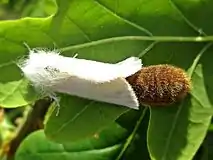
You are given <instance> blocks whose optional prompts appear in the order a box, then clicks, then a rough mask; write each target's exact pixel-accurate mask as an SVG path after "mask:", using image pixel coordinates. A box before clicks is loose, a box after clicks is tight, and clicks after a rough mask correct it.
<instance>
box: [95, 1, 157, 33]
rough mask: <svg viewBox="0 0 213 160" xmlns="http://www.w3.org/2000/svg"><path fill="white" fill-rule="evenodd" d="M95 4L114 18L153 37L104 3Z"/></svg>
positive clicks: (97, 2) (146, 30)
mask: <svg viewBox="0 0 213 160" xmlns="http://www.w3.org/2000/svg"><path fill="white" fill-rule="evenodd" d="M94 2H96V4H98V5H99V6H101V7H102V8H103V9H105V10H106V11H107V12H108V13H110V14H111V15H113V16H114V17H116V18H118V19H120V20H122V21H124V22H125V23H127V24H129V25H130V26H132V27H134V28H136V29H138V30H140V31H142V32H143V33H146V34H147V35H149V36H152V35H153V34H152V33H151V32H150V31H149V30H148V29H146V28H144V27H142V26H140V25H138V24H137V23H135V22H132V21H131V20H128V19H127V18H124V17H122V16H121V15H118V13H116V12H114V11H112V10H111V9H110V8H109V7H107V6H106V5H104V4H103V3H101V2H100V1H99V0H94Z"/></svg>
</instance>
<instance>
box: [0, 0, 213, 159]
mask: <svg viewBox="0 0 213 160" xmlns="http://www.w3.org/2000/svg"><path fill="white" fill-rule="evenodd" d="M0 2H1V4H2V5H1V8H0V11H1V12H0V18H1V19H2V21H1V22H0V44H1V46H0V73H1V77H0V105H1V106H2V107H3V108H4V109H2V112H1V113H2V114H1V126H0V131H1V144H2V149H1V152H2V154H1V155H2V159H15V160H25V159H26V160H29V159H33V160H37V159H39V160H41V159H45V160H46V159H52V160H57V159H64V160H68V159H69V160H70V159H73V160H76V159H78V160H84V159H85V160H90V159H91V160H99V159H101V160H119V159H125V160H130V159H131V160H140V159H145V160H146V159H147V160H148V159H153V160H189V159H198V160H203V159H211V158H212V154H211V149H212V144H211V139H212V133H211V130H212V127H211V118H212V107H213V95H212V93H213V84H212V81H213V73H212V69H211V68H212V64H211V63H212V58H213V57H212V54H211V52H212V46H211V44H212V41H213V36H212V33H213V29H212V28H213V23H212V22H211V21H209V19H208V17H211V16H212V15H213V10H212V7H213V1H212V0H206V1H203V0H197V1H190V0H185V1H183V0H135V1H134V3H133V2H130V1H128V0H81V1H79V0H58V1H56V2H55V1H53V0H40V1H35V0H31V1H25V0H20V1H14V0H1V1H0ZM22 17H24V18H22ZM25 17H27V18H25ZM24 43H27V45H29V47H30V48H34V47H45V48H49V49H53V48H57V49H58V50H60V51H61V52H62V54H63V55H65V56H73V55H74V54H75V53H76V52H77V53H78V55H79V58H85V59H93V60H98V61H104V62H111V63H114V62H118V61H121V60H123V59H124V58H127V57H129V56H138V57H140V58H141V59H142V61H143V64H144V65H145V66H147V65H152V64H162V63H169V64H173V65H176V66H179V67H181V68H184V69H185V70H186V71H187V73H188V75H189V76H190V77H191V79H192V85H193V88H192V91H191V93H190V95H189V96H188V97H187V98H186V99H184V100H183V101H182V102H179V103H176V104H174V105H173V106H170V107H163V108H155V107H150V108H146V107H144V106H141V110H140V111H133V110H128V109H127V108H125V107H121V106H119V107H118V106H115V105H111V104H106V103H100V102H95V101H90V100H85V99H81V98H77V97H71V96H67V95H61V97H62V98H61V101H60V105H61V109H60V114H59V116H56V113H55V111H52V108H53V107H54V104H53V105H52V107H51V108H50V109H49V111H48V112H47V110H48V106H49V105H50V104H51V102H49V100H46V99H44V100H38V97H37V96H36V93H35V91H34V90H33V88H32V87H31V86H29V85H28V82H27V80H26V79H25V78H24V77H23V75H22V74H21V71H20V70H19V69H18V67H17V65H16V62H17V60H18V59H19V58H21V57H23V56H24V55H27V53H28V49H27V48H26V46H25V45H24ZM23 106H24V107H23ZM6 108H7V109H6ZM8 108H9V109H8ZM12 108H16V109H12ZM46 112H47V113H46ZM45 116H46V119H45V121H44V117H45ZM19 117H20V118H19ZM43 121H44V122H45V123H44V124H43ZM25 137H26V138H25Z"/></svg>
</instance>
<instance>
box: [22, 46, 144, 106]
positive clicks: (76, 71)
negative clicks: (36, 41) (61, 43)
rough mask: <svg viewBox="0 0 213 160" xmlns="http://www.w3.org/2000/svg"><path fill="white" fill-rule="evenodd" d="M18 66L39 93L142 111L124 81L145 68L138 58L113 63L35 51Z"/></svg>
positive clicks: (52, 52)
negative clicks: (67, 95) (71, 96)
mask: <svg viewBox="0 0 213 160" xmlns="http://www.w3.org/2000/svg"><path fill="white" fill-rule="evenodd" d="M18 66H19V67H20V68H21V70H22V71H23V73H24V75H25V77H26V78H28V79H29V80H30V81H31V83H32V85H33V86H34V87H35V88H36V89H37V90H40V91H42V92H45V93H46V94H48V95H49V96H51V95H52V94H53V93H55V92H59V93H66V94H70V95H74V96H78V97H83V98H86V99H91V100H96V101H102V102H107V103H112V104H117V105H122V106H126V107H130V108H133V109H138V108H139V102H138V99H137V97H136V95H135V93H134V91H133V89H132V87H131V86H130V84H129V83H128V82H127V81H126V79H125V78H126V77H128V76H130V75H132V74H134V73H136V72H137V71H139V70H140V69H141V68H142V63H141V60H140V59H139V58H137V57H130V58H127V59H126V60H123V61H121V62H119V63H115V64H110V63H103V62H97V61H92V60H85V59H78V58H76V57H64V56H62V55H59V53H57V52H55V51H45V50H42V49H33V50H30V52H29V56H28V57H27V58H26V59H25V60H23V61H22V62H21V63H19V64H18Z"/></svg>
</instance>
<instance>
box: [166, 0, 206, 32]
mask: <svg viewBox="0 0 213 160" xmlns="http://www.w3.org/2000/svg"><path fill="white" fill-rule="evenodd" d="M169 2H170V4H171V7H172V8H173V9H174V10H175V11H176V12H177V13H178V14H179V15H180V16H181V18H183V20H184V21H185V22H186V24H188V25H189V27H190V28H192V29H193V30H194V31H196V32H197V33H198V34H199V35H202V36H207V34H206V33H205V32H204V31H203V30H202V29H201V28H199V27H197V26H196V25H195V24H193V23H192V22H191V21H190V20H189V19H188V18H187V17H186V16H185V15H184V14H183V12H182V11H181V10H180V9H179V8H178V6H177V5H176V4H175V2H174V1H173V0H169Z"/></svg>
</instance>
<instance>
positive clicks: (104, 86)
mask: <svg viewBox="0 0 213 160" xmlns="http://www.w3.org/2000/svg"><path fill="white" fill-rule="evenodd" d="M52 89H53V91H56V92H61V93H67V94H70V95H74V96H78V97H83V98H86V99H91V100H96V101H101V102H107V103H112V104H117V105H121V106H126V107H129V108H132V109H139V102H138V99H137V97H136V95H135V93H134V91H133V89H132V87H131V86H130V84H129V83H128V82H127V81H126V80H125V79H124V78H117V79H114V80H112V81H109V82H105V83H98V84H97V83H91V82H90V81H87V80H85V79H79V78H78V77H75V78H70V79H67V80H65V81H64V82H63V83H60V84H58V85H56V86H53V88H52Z"/></svg>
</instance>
